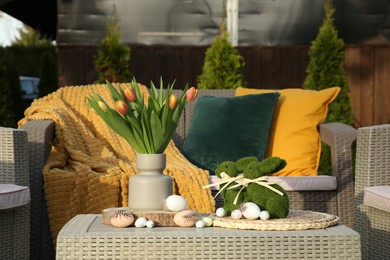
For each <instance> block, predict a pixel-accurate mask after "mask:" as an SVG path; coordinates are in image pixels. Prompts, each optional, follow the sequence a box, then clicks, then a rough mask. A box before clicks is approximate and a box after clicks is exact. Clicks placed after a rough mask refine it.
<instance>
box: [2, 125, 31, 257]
mask: <svg viewBox="0 0 390 260" xmlns="http://www.w3.org/2000/svg"><path fill="white" fill-rule="evenodd" d="M0 184H1V185H2V187H3V188H4V187H6V188H5V189H4V190H3V188H1V190H2V191H4V193H3V192H1V196H0V202H1V203H0V205H1V207H0V259H18V260H19V259H30V205H29V204H28V202H29V198H30V197H29V194H28V193H29V189H28V186H29V162H28V150H27V132H26V131H23V130H18V129H12V128H6V127H0ZM10 185H12V186H15V187H16V188H18V189H17V190H15V189H14V187H12V189H10V188H9V186H10ZM19 188H23V193H24V194H22V195H23V199H21V197H20V196H19V193H20V191H21V189H19ZM1 200H4V201H1Z"/></svg>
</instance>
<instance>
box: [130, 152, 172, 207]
mask: <svg viewBox="0 0 390 260" xmlns="http://www.w3.org/2000/svg"><path fill="white" fill-rule="evenodd" d="M136 163H137V169H138V171H139V172H138V175H135V176H132V177H130V180H129V207H130V208H131V209H144V210H162V209H163V207H164V203H165V199H166V198H167V197H168V196H170V195H172V178H171V177H170V176H167V175H164V174H163V170H164V169H165V166H166V155H165V154H137V162H136Z"/></svg>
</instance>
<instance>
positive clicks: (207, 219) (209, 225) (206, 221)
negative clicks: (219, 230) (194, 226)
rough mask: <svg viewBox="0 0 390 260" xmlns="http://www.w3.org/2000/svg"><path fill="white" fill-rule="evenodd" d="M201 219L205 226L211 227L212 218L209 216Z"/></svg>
mask: <svg viewBox="0 0 390 260" xmlns="http://www.w3.org/2000/svg"><path fill="white" fill-rule="evenodd" d="M202 220H203V221H204V223H205V224H206V227H211V226H212V225H213V220H212V219H211V218H210V217H204V218H202Z"/></svg>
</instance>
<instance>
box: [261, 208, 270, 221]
mask: <svg viewBox="0 0 390 260" xmlns="http://www.w3.org/2000/svg"><path fill="white" fill-rule="evenodd" d="M269 218H270V216H269V212H268V211H266V210H263V211H261V212H260V219H261V220H267V219H269Z"/></svg>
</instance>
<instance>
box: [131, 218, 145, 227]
mask: <svg viewBox="0 0 390 260" xmlns="http://www.w3.org/2000/svg"><path fill="white" fill-rule="evenodd" d="M146 222H148V220H147V219H146V218H144V217H140V218H137V220H136V221H135V223H134V226H135V227H137V228H143V227H145V226H146Z"/></svg>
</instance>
